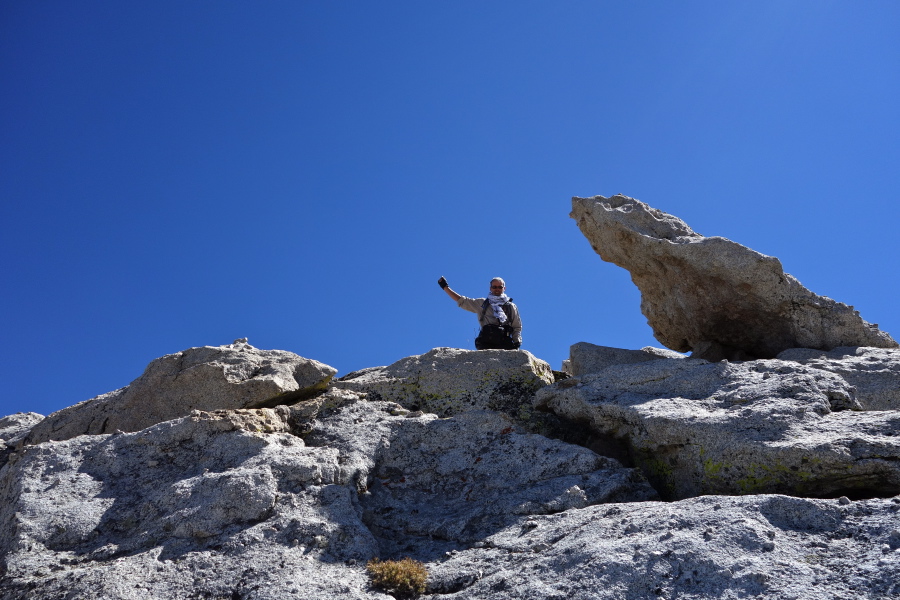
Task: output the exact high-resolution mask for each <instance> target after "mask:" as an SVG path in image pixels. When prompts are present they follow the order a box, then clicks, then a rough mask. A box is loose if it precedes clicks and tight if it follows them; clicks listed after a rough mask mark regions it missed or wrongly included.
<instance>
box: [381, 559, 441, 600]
mask: <svg viewBox="0 0 900 600" xmlns="http://www.w3.org/2000/svg"><path fill="white" fill-rule="evenodd" d="M366 570H367V571H368V572H369V576H370V577H371V578H372V583H373V584H374V585H376V586H377V587H380V588H383V589H384V590H386V591H387V592H389V593H391V594H393V595H395V596H396V597H398V598H406V597H410V596H416V595H418V594H421V593H422V592H424V591H425V581H426V580H427V579H428V571H427V570H426V569H425V565H423V564H422V563H420V562H419V561H417V560H413V559H411V558H404V559H403V560H385V561H380V560H378V559H377V558H373V559H372V560H370V561H369V564H367V565H366Z"/></svg>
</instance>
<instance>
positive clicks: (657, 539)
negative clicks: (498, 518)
mask: <svg viewBox="0 0 900 600" xmlns="http://www.w3.org/2000/svg"><path fill="white" fill-rule="evenodd" d="M898 509H900V498H895V499H893V500H881V499H878V500H868V501H864V502H847V503H842V502H841V501H838V500H806V499H802V498H791V497H787V496H745V497H725V496H705V497H702V498H694V499H691V500H683V501H680V502H673V503H662V502H642V503H635V504H621V505H612V506H611V505H600V506H591V507H588V508H585V509H582V510H569V511H565V512H562V513H559V514H555V515H549V516H535V517H532V518H531V519H529V520H528V521H527V522H526V526H524V527H521V526H510V527H507V528H505V529H503V530H501V531H499V532H497V533H496V534H494V535H492V536H491V537H489V538H487V539H486V540H485V542H484V547H482V548H472V549H469V550H465V551H462V552H459V553H457V554H454V555H452V556H450V557H448V558H447V560H445V561H443V562H439V563H435V564H431V565H429V569H430V571H431V578H430V584H429V588H430V589H429V591H431V592H434V593H442V594H446V595H441V596H440V598H442V599H446V600H518V599H521V598H541V599H546V600H566V599H577V600H638V599H640V600H650V599H656V598H696V599H713V598H715V599H719V598H722V599H728V600H737V599H739V598H767V599H769V598H771V599H776V598H777V599H788V598H791V599H793V600H822V599H823V598H829V599H831V598H854V599H856V598H859V599H862V598H873V599H874V598H894V597H896V596H897V595H900V550H898V549H900V531H898V525H900V518H898ZM448 592H450V593H448ZM453 592H455V593H453Z"/></svg>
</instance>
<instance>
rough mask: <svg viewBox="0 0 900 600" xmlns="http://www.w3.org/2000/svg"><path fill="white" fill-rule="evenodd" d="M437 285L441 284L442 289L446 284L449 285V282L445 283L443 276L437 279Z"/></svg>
mask: <svg viewBox="0 0 900 600" xmlns="http://www.w3.org/2000/svg"><path fill="white" fill-rule="evenodd" d="M438 285H439V286H441V289H444V288H445V287H447V286H448V285H450V284H449V283H447V280H446V279H444V278H443V277H441V278H440V279H438Z"/></svg>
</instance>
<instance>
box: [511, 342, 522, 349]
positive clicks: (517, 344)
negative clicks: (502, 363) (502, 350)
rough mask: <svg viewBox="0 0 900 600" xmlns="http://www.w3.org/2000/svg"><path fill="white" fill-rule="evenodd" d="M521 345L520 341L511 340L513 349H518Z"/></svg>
mask: <svg viewBox="0 0 900 600" xmlns="http://www.w3.org/2000/svg"><path fill="white" fill-rule="evenodd" d="M521 347H522V342H513V350H518V349H519V348H521Z"/></svg>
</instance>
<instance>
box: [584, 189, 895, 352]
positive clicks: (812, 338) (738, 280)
mask: <svg viewBox="0 0 900 600" xmlns="http://www.w3.org/2000/svg"><path fill="white" fill-rule="evenodd" d="M570 216H571V217H572V218H573V219H575V220H576V221H577V222H578V226H579V228H580V229H581V231H582V233H583V234H584V235H585V237H587V239H588V241H589V242H590V243H591V246H592V247H593V248H594V250H595V251H596V252H597V253H598V254H599V255H600V258H602V259H603V260H605V261H607V262H612V263H615V264H616V265H619V266H620V267H623V268H625V269H627V270H628V271H629V272H630V273H631V279H632V281H633V282H634V283H635V285H637V286H638V288H639V289H640V290H641V311H642V312H643V313H644V316H646V317H647V321H648V323H649V324H650V327H652V329H653V334H654V336H655V337H656V339H658V340H659V341H660V342H661V343H662V344H663V345H665V346H666V347H667V348H670V349H672V350H676V351H678V352H688V351H692V352H693V356H694V357H698V358H706V359H709V360H720V359H722V358H728V359H737V360H745V359H753V358H774V357H775V356H776V355H777V354H778V353H779V352H782V351H784V350H787V349H789V348H816V349H822V350H831V349H833V348H836V347H838V346H872V347H879V348H895V347H897V342H895V341H894V340H893V339H892V338H891V336H890V335H888V334H887V333H885V332H883V331H879V329H878V326H877V325H873V324H870V323H867V322H865V321H863V320H862V319H861V318H860V316H859V313H858V312H856V311H855V310H853V308H852V307H850V306H847V305H846V304H842V303H839V302H835V301H834V300H831V299H830V298H826V297H824V296H818V295H816V294H814V293H812V292H811V291H809V290H808V289H806V288H805V287H803V285H801V284H800V282H799V281H797V279H795V278H794V277H792V276H791V275H788V274H787V273H785V272H784V270H783V269H782V267H781V263H780V262H779V260H778V259H777V258H774V257H771V256H765V255H763V254H760V253H759V252H755V251H753V250H751V249H749V248H746V247H744V246H741V245H740V244H737V243H735V242H732V241H731V240H728V239H725V238H722V237H704V236H702V235H700V234H698V233H695V232H694V231H692V230H691V228H690V227H688V225H687V224H686V223H684V222H683V221H681V220H680V219H678V218H677V217H674V216H672V215H669V214H666V213H664V212H662V211H659V210H657V209H655V208H651V207H650V206H648V205H646V204H644V203H643V202H640V201H638V200H635V199H633V198H628V197H626V196H621V195H617V196H613V197H611V198H604V197H603V196H595V197H593V198H577V197H576V198H573V199H572V213H571V215H570Z"/></svg>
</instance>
